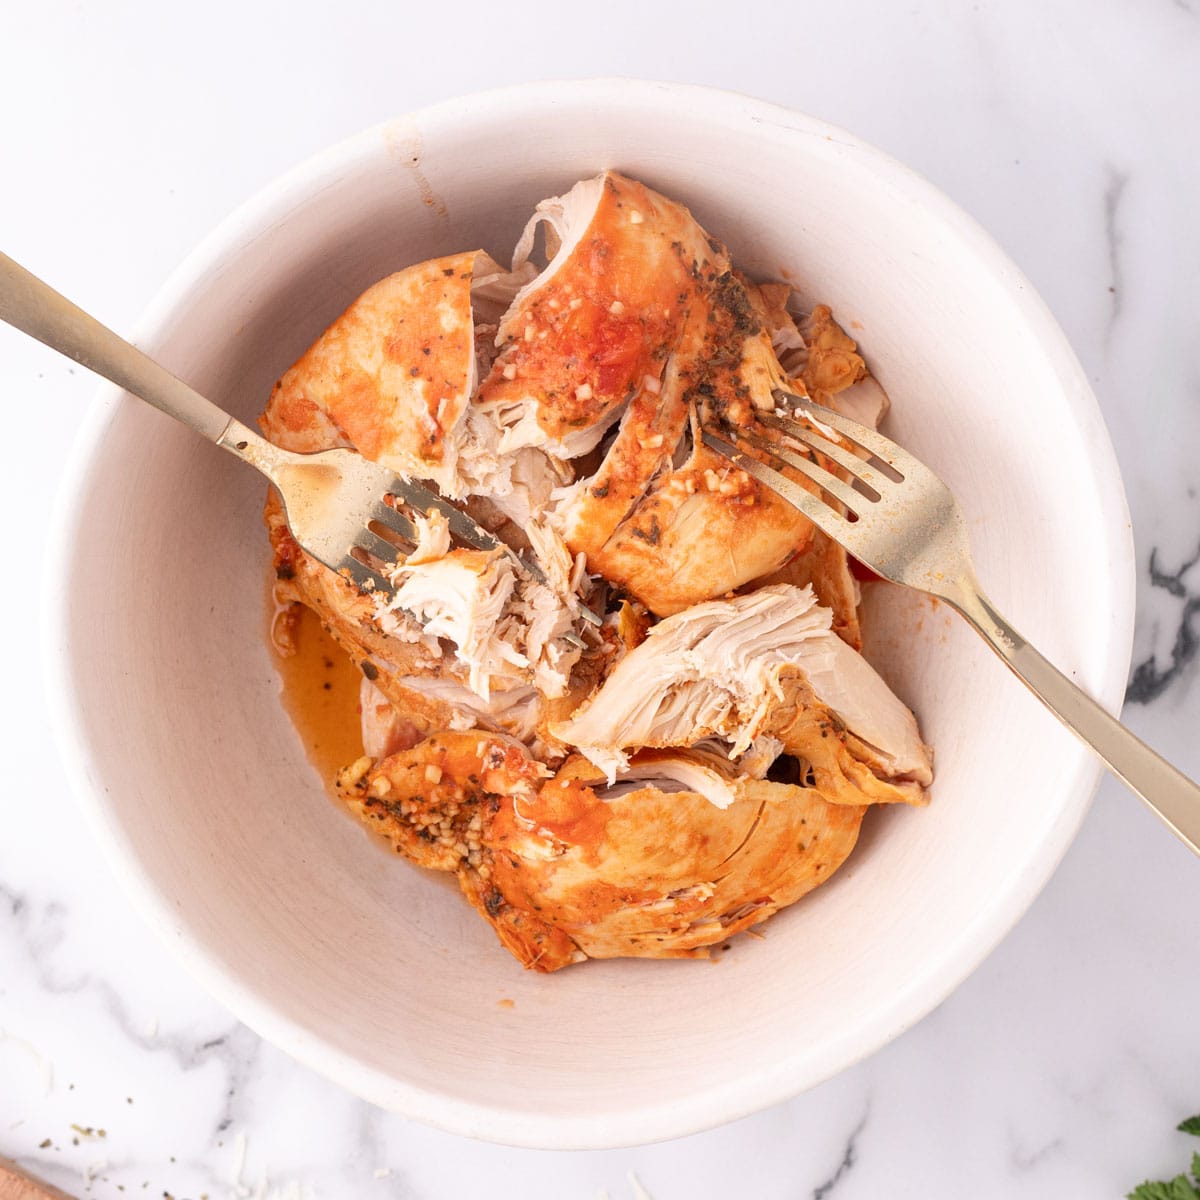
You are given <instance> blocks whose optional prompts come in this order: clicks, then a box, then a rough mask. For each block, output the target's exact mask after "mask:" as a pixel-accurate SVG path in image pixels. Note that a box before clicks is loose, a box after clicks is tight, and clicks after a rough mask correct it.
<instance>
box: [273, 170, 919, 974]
mask: <svg viewBox="0 0 1200 1200" xmlns="http://www.w3.org/2000/svg"><path fill="white" fill-rule="evenodd" d="M539 232H542V233H544V237H543V239H542V240H543V241H544V245H545V256H544V262H543V265H541V267H540V268H539V266H538V264H537V263H536V262H535V261H534V260H535V250H536V245H537V242H538V240H539V239H538V234H539ZM789 304H790V289H789V288H788V287H787V286H786V285H784V284H773V283H763V284H756V283H754V282H752V281H750V280H748V279H746V278H745V277H743V276H742V275H740V274H739V273H738V272H737V271H736V270H735V269H734V268H733V266H732V264H731V263H730V260H729V254H728V252H727V250H726V249H725V247H724V246H723V245H722V244H721V243H720V242H719V241H717V240H716V239H715V238H712V237H710V236H709V234H708V233H707V232H706V231H705V230H704V229H702V228H701V227H700V225H699V224H698V223H697V222H696V221H695V219H694V218H693V217H692V215H691V214H690V213H689V212H688V210H687V209H686V208H684V207H683V206H682V205H680V204H678V203H676V202H674V201H672V200H669V199H667V198H666V197H664V196H661V195H659V194H658V193H656V192H654V191H652V190H651V189H649V188H647V187H645V186H644V185H643V184H640V183H638V182H636V181H634V180H631V179H627V178H625V177H623V176H621V175H619V174H617V173H615V172H604V173H602V174H601V175H598V176H596V177H595V178H593V179H587V180H583V181H581V182H579V183H577V184H576V185H575V186H574V187H573V188H571V189H570V190H569V191H567V192H566V193H564V194H563V195H562V196H557V197H552V198H550V199H548V200H545V201H543V202H542V203H541V204H539V205H538V206H537V210H536V211H535V212H534V214H533V216H532V218H531V220H530V222H529V224H528V225H527V226H526V228H525V230H524V232H523V233H522V235H521V237H520V240H519V241H518V243H517V247H516V251H515V254H514V259H513V264H512V267H511V269H505V268H504V267H502V266H501V265H499V264H498V263H497V262H496V261H495V260H494V259H493V258H492V257H491V256H490V255H488V254H487V253H486V252H484V251H482V250H474V251H468V252H466V253H463V254H457V255H450V256H447V257H445V258H440V259H436V260H432V261H431V262H428V263H421V264H418V265H416V266H413V267H410V268H408V269H406V270H404V271H400V272H398V273H397V274H395V275H392V276H389V277H388V278H386V279H384V280H382V281H381V282H380V283H378V284H376V285H375V286H374V287H372V288H370V289H368V290H367V291H366V292H365V293H364V294H363V295H362V296H361V297H359V299H357V300H356V301H355V302H354V303H353V304H351V306H350V307H349V308H348V309H347V310H346V312H345V313H343V314H342V315H341V316H340V317H339V318H337V320H336V321H334V323H333V324H332V325H331V326H330V327H329V329H328V330H326V332H325V333H324V334H322V336H321V337H320V338H318V339H317V341H316V342H315V343H314V345H313V346H312V347H311V348H310V349H309V351H308V352H307V353H306V354H305V355H304V356H303V357H302V358H301V359H300V360H299V361H298V362H297V363H296V364H295V365H294V366H293V367H292V368H291V369H290V370H288V371H287V372H285V374H284V375H283V376H282V378H281V379H280V381H279V383H278V384H277V385H276V387H275V388H274V390H273V391H272V394H271V397H270V400H269V402H268V404H267V406H266V410H265V412H264V413H263V416H262V418H261V422H260V423H261V425H262V428H263V430H264V432H265V433H266V435H267V436H268V437H269V438H271V439H272V440H273V441H275V442H277V443H278V444H280V445H282V446H285V447H287V448H289V449H294V450H299V451H314V450H320V449H326V448H329V447H333V446H352V447H354V448H356V449H357V450H358V451H359V452H360V453H362V454H364V455H366V456H367V457H369V458H373V459H375V460H377V461H379V462H383V463H385V464H387V465H388V466H389V467H390V468H392V469H394V470H396V471H397V472H399V473H401V474H404V475H407V476H411V477H416V478H421V479H425V480H428V481H431V482H432V483H433V484H434V485H435V486H436V487H437V488H438V489H439V490H440V492H441V493H442V495H443V496H444V497H446V498H447V499H448V500H450V501H451V502H454V503H457V504H459V505H461V506H462V507H464V508H466V509H467V510H468V511H469V512H470V513H471V514H472V516H474V517H475V518H476V519H477V520H479V521H481V522H482V523H483V524H485V525H487V526H488V527H489V528H490V529H492V530H493V532H494V533H496V535H497V536H498V537H499V538H501V539H502V540H503V541H506V542H508V543H509V545H510V546H513V547H517V548H519V549H520V550H521V551H522V552H523V553H524V554H525V555H526V557H527V561H528V562H529V563H530V564H531V565H532V567H533V569H532V570H528V571H527V570H524V569H523V568H522V567H521V566H520V565H519V564H518V563H517V562H516V561H515V560H514V558H513V557H512V555H510V554H509V553H507V552H506V551H504V550H497V551H491V552H484V551H479V550H474V549H466V548H463V547H461V546H455V545H454V544H453V540H452V538H451V536H450V530H449V526H448V524H447V522H446V521H445V520H444V518H442V517H441V516H440V515H437V514H431V515H428V516H427V515H425V514H420V513H412V514H410V515H411V517H412V519H413V523H414V525H415V528H416V534H415V538H414V540H413V541H412V542H411V543H410V544H404V545H397V546H396V553H395V562H394V563H392V564H385V567H386V570H387V571H388V573H389V575H390V579H391V582H392V584H393V586H394V593H393V594H392V595H391V596H383V595H374V594H371V593H360V592H359V591H358V590H357V588H355V586H354V585H353V584H352V583H351V582H350V581H349V580H348V579H346V578H343V577H342V576H341V575H338V574H336V573H334V572H332V571H330V570H328V569H327V568H325V567H324V566H322V565H321V564H320V563H317V562H316V561H315V560H313V559H311V558H309V557H308V556H307V555H306V554H305V553H304V552H303V551H302V550H301V549H300V547H299V546H298V545H297V544H296V542H295V540H294V539H293V538H292V536H291V533H290V531H289V530H288V528H287V524H286V520H285V516H284V513H283V511H282V509H281V508H280V505H279V503H278V501H277V500H276V499H275V498H274V497H271V498H269V499H268V502H267V506H266V520H267V527H268V532H269V535H270V538H271V543H272V547H273V551H274V565H275V572H276V593H277V597H278V599H279V600H280V602H281V603H294V602H299V603H303V604H306V605H308V606H309V607H310V608H312V609H313V610H314V611H315V612H316V613H317V615H318V616H319V617H320V619H321V621H322V622H323V624H324V625H325V626H326V628H327V629H328V631H329V632H330V634H331V635H332V636H333V638H334V639H335V641H336V642H337V643H338V644H339V645H340V646H341V647H342V648H343V649H344V650H345V651H346V653H347V654H348V655H349V656H350V658H351V659H352V660H353V661H354V662H355V663H356V664H358V666H359V667H360V668H361V670H362V672H363V676H364V680H363V685H362V693H361V697H360V708H361V713H362V733H363V749H364V754H363V756H362V757H361V758H360V759H358V760H357V761H356V762H354V763H352V764H348V765H347V767H346V768H345V769H344V770H343V771H342V772H341V773H340V774H339V776H338V780H337V788H338V791H339V794H340V795H341V796H342V797H343V798H344V799H345V801H346V803H347V805H348V807H349V808H350V810H351V811H352V812H353V813H355V814H356V815H357V816H358V817H359V818H360V819H361V820H362V821H363V822H364V823H365V824H366V825H368V826H369V827H370V828H372V829H374V830H376V831H377V832H379V833H381V834H382V835H384V836H385V837H387V838H388V839H389V840H390V841H391V843H392V844H393V845H394V846H395V848H396V849H397V850H398V851H400V852H401V853H403V854H404V855H406V856H407V857H409V858H411V859H412V860H413V861H415V862H417V863H420V864H421V865H423V866H426V867H429V868H431V869H435V870H443V871H450V872H453V873H454V874H455V875H456V876H457V878H458V880H459V883H460V885H461V887H462V890H463V892H464V893H465V895H466V896H467V898H468V899H469V900H470V902H471V903H472V904H473V905H474V906H475V907H476V908H477V909H478V910H479V912H480V914H481V915H482V916H483V917H484V918H485V919H486V920H487V921H488V922H489V923H490V924H491V925H492V927H493V928H494V929H495V931H496V933H497V935H498V937H499V939H500V941H501V943H502V944H503V945H504V946H505V947H507V948H508V950H509V951H511V953H512V954H514V955H515V956H516V957H517V958H518V959H519V960H520V961H521V962H522V963H523V964H525V965H526V966H528V967H531V968H534V969H536V970H540V971H552V970H556V969H558V968H560V967H563V966H567V965H570V964H572V963H577V962H581V961H583V960H584V959H586V958H605V957H615V956H640V957H652V958H661V957H680V956H684V957H695V956H703V955H705V954H707V953H708V947H710V946H712V945H713V944H715V943H717V942H719V941H723V940H724V939H725V938H727V937H729V936H730V935H732V934H733V933H736V932H738V931H739V930H741V929H746V928H749V927H750V926H752V925H755V924H757V923H759V922H761V921H763V920H765V919H766V918H767V917H768V916H770V915H771V914H772V913H773V912H775V911H777V910H778V909H779V908H782V907H784V906H786V905H788V904H791V903H793V902H794V901H795V900H797V899H798V898H799V897H800V896H802V895H803V894H804V893H805V892H807V891H809V890H811V888H813V887H815V886H817V885H818V884H820V883H822V882H824V880H825V879H827V878H828V877H829V876H830V875H831V874H832V873H833V872H834V871H835V870H836V869H837V868H838V866H840V864H841V863H842V862H843V861H844V859H845V858H846V856H847V855H848V854H849V853H850V851H851V849H852V848H853V846H854V843H855V840H856V839H857V836H858V830H859V825H860V822H861V820H862V817H863V813H864V811H865V809H866V808H867V807H868V806H869V805H872V804H878V803H893V802H898V801H899V802H906V803H910V804H917V805H919V804H922V803H924V802H925V801H926V799H927V794H926V788H927V787H928V785H929V783H930V781H931V778H932V768H931V759H930V752H929V750H928V748H927V747H926V746H925V745H924V743H923V742H922V740H921V737H920V734H919V731H918V729H917V724H916V721H915V719H914V717H913V715H912V714H911V713H910V712H909V710H908V709H907V708H906V707H905V706H904V704H903V703H902V702H901V701H900V700H899V699H897V697H896V696H894V695H893V694H892V692H891V691H890V690H889V689H888V687H887V685H886V684H885V683H884V681H883V680H882V679H881V678H880V676H879V675H878V674H877V673H876V672H875V671H874V670H873V668H872V667H871V666H870V665H869V664H868V663H867V662H866V661H865V660H864V659H863V658H862V657H861V656H860V655H859V654H858V653H857V650H858V647H859V646H860V645H861V638H860V630H859V626H858V601H859V587H858V582H857V581H856V579H855V578H854V575H853V572H852V571H851V569H850V562H849V560H848V558H847V556H846V553H845V551H844V550H843V549H842V548H841V547H840V546H838V545H837V544H836V543H833V542H832V541H830V540H829V539H827V538H825V537H824V535H822V534H821V533H819V532H818V531H816V530H814V529H813V527H812V526H811V525H810V523H809V522H808V521H807V520H806V519H805V518H804V517H803V516H802V515H801V514H800V513H799V512H797V511H796V510H795V509H793V508H792V507H791V506H789V505H787V504H786V503H784V502H783V501H782V500H780V499H779V498H778V497H777V496H776V495H775V494H774V493H773V492H771V491H770V490H768V489H766V488H764V487H762V486H761V485H760V484H758V483H757V482H756V481H755V480H753V479H752V478H751V477H749V476H748V475H746V474H745V473H744V472H741V471H736V470H734V469H732V468H731V467H730V466H729V464H728V463H727V462H726V461H725V460H723V459H722V458H720V457H719V456H717V455H715V454H714V453H712V452H711V451H709V450H708V449H707V448H706V447H705V446H704V445H703V443H702V442H701V440H700V437H699V430H700V427H701V425H702V424H703V425H716V426H722V427H724V428H725V429H726V431H727V432H732V431H737V430H740V429H746V428H751V427H753V428H754V429H755V430H756V431H757V432H758V434H759V435H760V436H765V437H767V438H768V439H770V438H774V437H776V436H779V435H777V434H776V433H775V431H774V430H773V429H771V428H770V427H768V426H766V425H763V424H760V423H759V422H758V414H759V413H761V412H764V411H766V410H770V409H774V408H775V406H776V403H777V400H776V392H777V390H778V389H783V390H785V391H792V392H797V393H800V394H804V395H811V396H813V397H815V398H816V399H818V400H819V401H820V402H821V403H824V404H828V405H831V406H833V407H836V408H838V409H839V410H840V411H843V412H846V413H849V414H851V415H854V416H855V417H856V418H857V419H859V420H863V421H865V422H867V423H868V424H873V425H874V424H877V423H878V421H879V420H880V419H881V418H882V416H883V415H884V413H885V412H886V410H887V397H886V395H885V393H884V392H883V389H882V388H881V387H880V386H879V384H878V383H877V382H876V380H875V379H874V378H873V377H872V376H871V374H870V373H869V371H868V369H867V366H866V363H865V362H864V360H863V358H862V356H861V355H860V354H859V352H858V347H857V345H856V344H855V342H854V340H853V339H852V338H850V337H849V336H848V335H847V334H846V332H845V330H843V329H842V328H841V326H839V325H838V324H837V322H836V321H835V320H834V319H833V315H832V313H831V312H830V310H829V309H828V308H825V307H823V306H817V307H816V308H814V309H812V310H811V312H808V313H801V314H796V313H793V311H792V310H791V309H790V308H789ZM830 436H834V437H836V435H833V434H832V433H831V434H830ZM791 475H792V477H793V478H794V479H796V481H797V482H798V483H801V484H802V486H808V487H811V486H813V485H811V484H810V483H808V481H807V480H806V479H805V477H803V476H802V475H800V474H798V473H796V472H791Z"/></svg>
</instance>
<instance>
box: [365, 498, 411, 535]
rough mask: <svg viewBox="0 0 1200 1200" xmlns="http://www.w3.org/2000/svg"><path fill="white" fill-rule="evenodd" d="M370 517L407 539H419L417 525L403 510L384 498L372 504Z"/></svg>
mask: <svg viewBox="0 0 1200 1200" xmlns="http://www.w3.org/2000/svg"><path fill="white" fill-rule="evenodd" d="M370 519H371V520H372V521H378V522H379V524H380V525H383V526H384V527H385V528H387V529H390V530H391V531H392V532H393V533H398V534H399V535H400V536H401V537H402V538H404V539H405V540H406V541H410V542H415V541H416V540H417V527H416V526H415V525H414V524H413V523H412V522H411V521H410V520H409V519H408V517H406V516H405V515H404V514H403V513H402V512H400V511H399V510H398V509H395V508H393V507H392V506H391V505H390V504H388V503H387V502H386V501H384V500H379V501H377V502H376V503H375V504H373V505H372V506H371V516H370Z"/></svg>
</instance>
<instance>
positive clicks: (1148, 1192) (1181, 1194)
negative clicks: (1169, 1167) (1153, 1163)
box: [1126, 1175, 1200, 1200]
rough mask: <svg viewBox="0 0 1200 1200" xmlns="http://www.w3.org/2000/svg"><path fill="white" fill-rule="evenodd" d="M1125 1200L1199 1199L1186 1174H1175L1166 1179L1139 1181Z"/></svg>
mask: <svg viewBox="0 0 1200 1200" xmlns="http://www.w3.org/2000/svg"><path fill="white" fill-rule="evenodd" d="M1126 1200H1200V1192H1198V1191H1196V1189H1195V1188H1194V1187H1192V1184H1191V1181H1190V1180H1189V1179H1188V1177H1187V1176H1186V1175H1176V1176H1175V1178H1174V1179H1170V1180H1166V1181H1158V1182H1151V1181H1149V1180H1147V1181H1146V1182H1145V1183H1139V1184H1138V1186H1137V1187H1135V1188H1134V1189H1133V1191H1132V1192H1130V1193H1129V1194H1128V1196H1127V1197H1126Z"/></svg>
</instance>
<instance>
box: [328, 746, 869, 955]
mask: <svg viewBox="0 0 1200 1200" xmlns="http://www.w3.org/2000/svg"><path fill="white" fill-rule="evenodd" d="M545 774H546V773H545V770H544V768H542V767H541V764H539V763H537V762H536V761H535V760H534V759H533V758H531V757H530V756H529V755H528V754H527V753H526V751H525V750H524V748H523V747H521V746H520V745H518V744H516V743H514V742H512V741H508V740H505V739H500V738H496V737H494V736H492V737H489V736H487V735H484V734H481V733H459V734H438V735H435V736H434V737H431V738H429V739H427V740H426V741H424V742H422V743H421V744H420V745H418V746H416V747H414V748H413V749H411V750H407V751H403V752H401V753H399V754H395V755H392V756H391V757H389V758H386V759H384V760H382V761H381V762H379V763H377V764H374V765H371V764H370V763H369V760H367V759H364V760H362V761H361V762H360V763H358V764H355V766H354V767H352V768H350V769H348V770H347V771H345V772H343V774H342V777H341V779H340V781H339V786H340V788H341V791H342V794H343V795H344V796H345V797H346V800H347V803H348V804H349V805H350V807H351V808H352V809H353V810H354V811H356V812H357V813H358V814H359V815H360V816H361V818H362V819H363V820H364V821H365V822H366V823H367V824H368V825H369V826H371V827H372V828H373V829H375V830H376V831H377V832H378V833H380V834H382V835H383V836H385V837H387V838H388V839H389V840H390V841H391V843H392V845H393V846H394V847H395V848H396V850H397V851H398V852H400V853H403V854H404V855H406V856H407V857H409V858H411V859H413V861H415V862H418V863H420V864H421V865H422V866H426V867H431V868H433V869H435V870H442V871H453V872H454V873H455V874H456V875H457V877H458V881H459V884H460V886H461V887H462V889H463V892H464V893H465V894H466V896H467V898H468V899H469V900H470V901H471V903H472V904H474V905H475V907H476V908H477V909H478V910H479V912H480V914H481V915H482V916H483V917H484V918H485V919H486V920H487V921H488V922H489V923H490V924H491V925H492V927H493V928H494V929H495V930H496V933H497V934H498V936H499V938H500V940H501V942H502V943H503V944H504V945H505V946H506V947H507V948H508V950H509V951H511V952H512V953H513V954H514V955H515V956H516V957H517V959H519V960H520V961H521V962H522V963H523V964H524V965H525V966H527V967H532V968H534V969H535V970H538V971H555V970H558V969H559V968H561V967H564V966H568V965H570V964H571V963H576V962H581V961H583V960H584V959H587V958H616V957H648V958H680V957H704V956H706V955H707V953H708V948H709V947H711V946H713V945H714V944H716V943H718V942H722V941H724V940H725V939H726V938H728V937H731V936H732V935H733V934H735V933H737V932H739V931H740V930H743V929H746V928H749V927H750V926H753V925H757V924H759V923H760V922H762V921H764V920H766V919H767V917H769V916H770V915H771V914H772V913H774V912H776V911H778V910H779V909H780V908H783V907H785V906H786V905H788V904H791V903H793V902H794V901H796V900H798V899H799V898H800V897H801V896H802V895H804V893H806V892H808V891H811V890H812V888H814V887H816V886H817V885H818V884H820V883H823V882H824V881H825V880H826V879H827V878H828V877H829V876H830V875H831V874H832V873H833V872H834V871H835V870H837V868H838V867H839V866H840V865H841V864H842V862H844V861H845V859H846V856H847V855H848V854H849V853H850V851H851V850H852V849H853V847H854V843H855V841H856V839H857V837H858V830H859V826H860V824H861V822H862V817H863V811H864V810H863V809H862V808H861V807H855V806H847V805H841V804H835V803H831V802H830V801H829V800H827V799H826V798H825V797H824V796H823V795H822V793H821V791H820V789H819V788H816V787H810V788H801V787H794V786H789V785H785V784H779V783H771V782H768V781H764V780H756V779H739V780H738V781H737V782H736V783H735V784H734V785H733V789H734V793H735V794H734V797H733V799H732V800H731V802H730V803H729V804H728V805H727V806H726V807H725V808H723V809H721V808H717V807H715V806H714V805H713V804H711V803H709V801H708V800H707V799H705V798H704V797H703V796H702V795H699V794H697V793H696V792H692V791H688V790H682V789H681V788H680V787H679V786H678V784H677V783H676V781H675V780H674V779H673V778H672V773H671V769H670V768H669V767H667V768H666V769H665V770H664V771H663V772H662V773H660V774H656V773H655V772H654V770H653V769H652V768H650V767H646V766H644V767H643V769H642V773H641V775H640V777H638V778H637V779H636V780H634V781H632V782H631V785H630V786H618V787H616V788H606V787H605V784H604V780H603V778H602V776H600V774H599V773H598V772H597V771H596V770H595V769H594V768H593V767H592V766H591V765H590V764H589V763H588V762H587V761H586V760H584V759H581V758H574V759H570V760H568V761H567V763H566V764H564V766H563V768H562V769H561V770H560V771H559V772H558V773H557V774H556V775H555V776H554V778H552V779H549V780H546V779H545V778H544V776H545Z"/></svg>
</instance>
